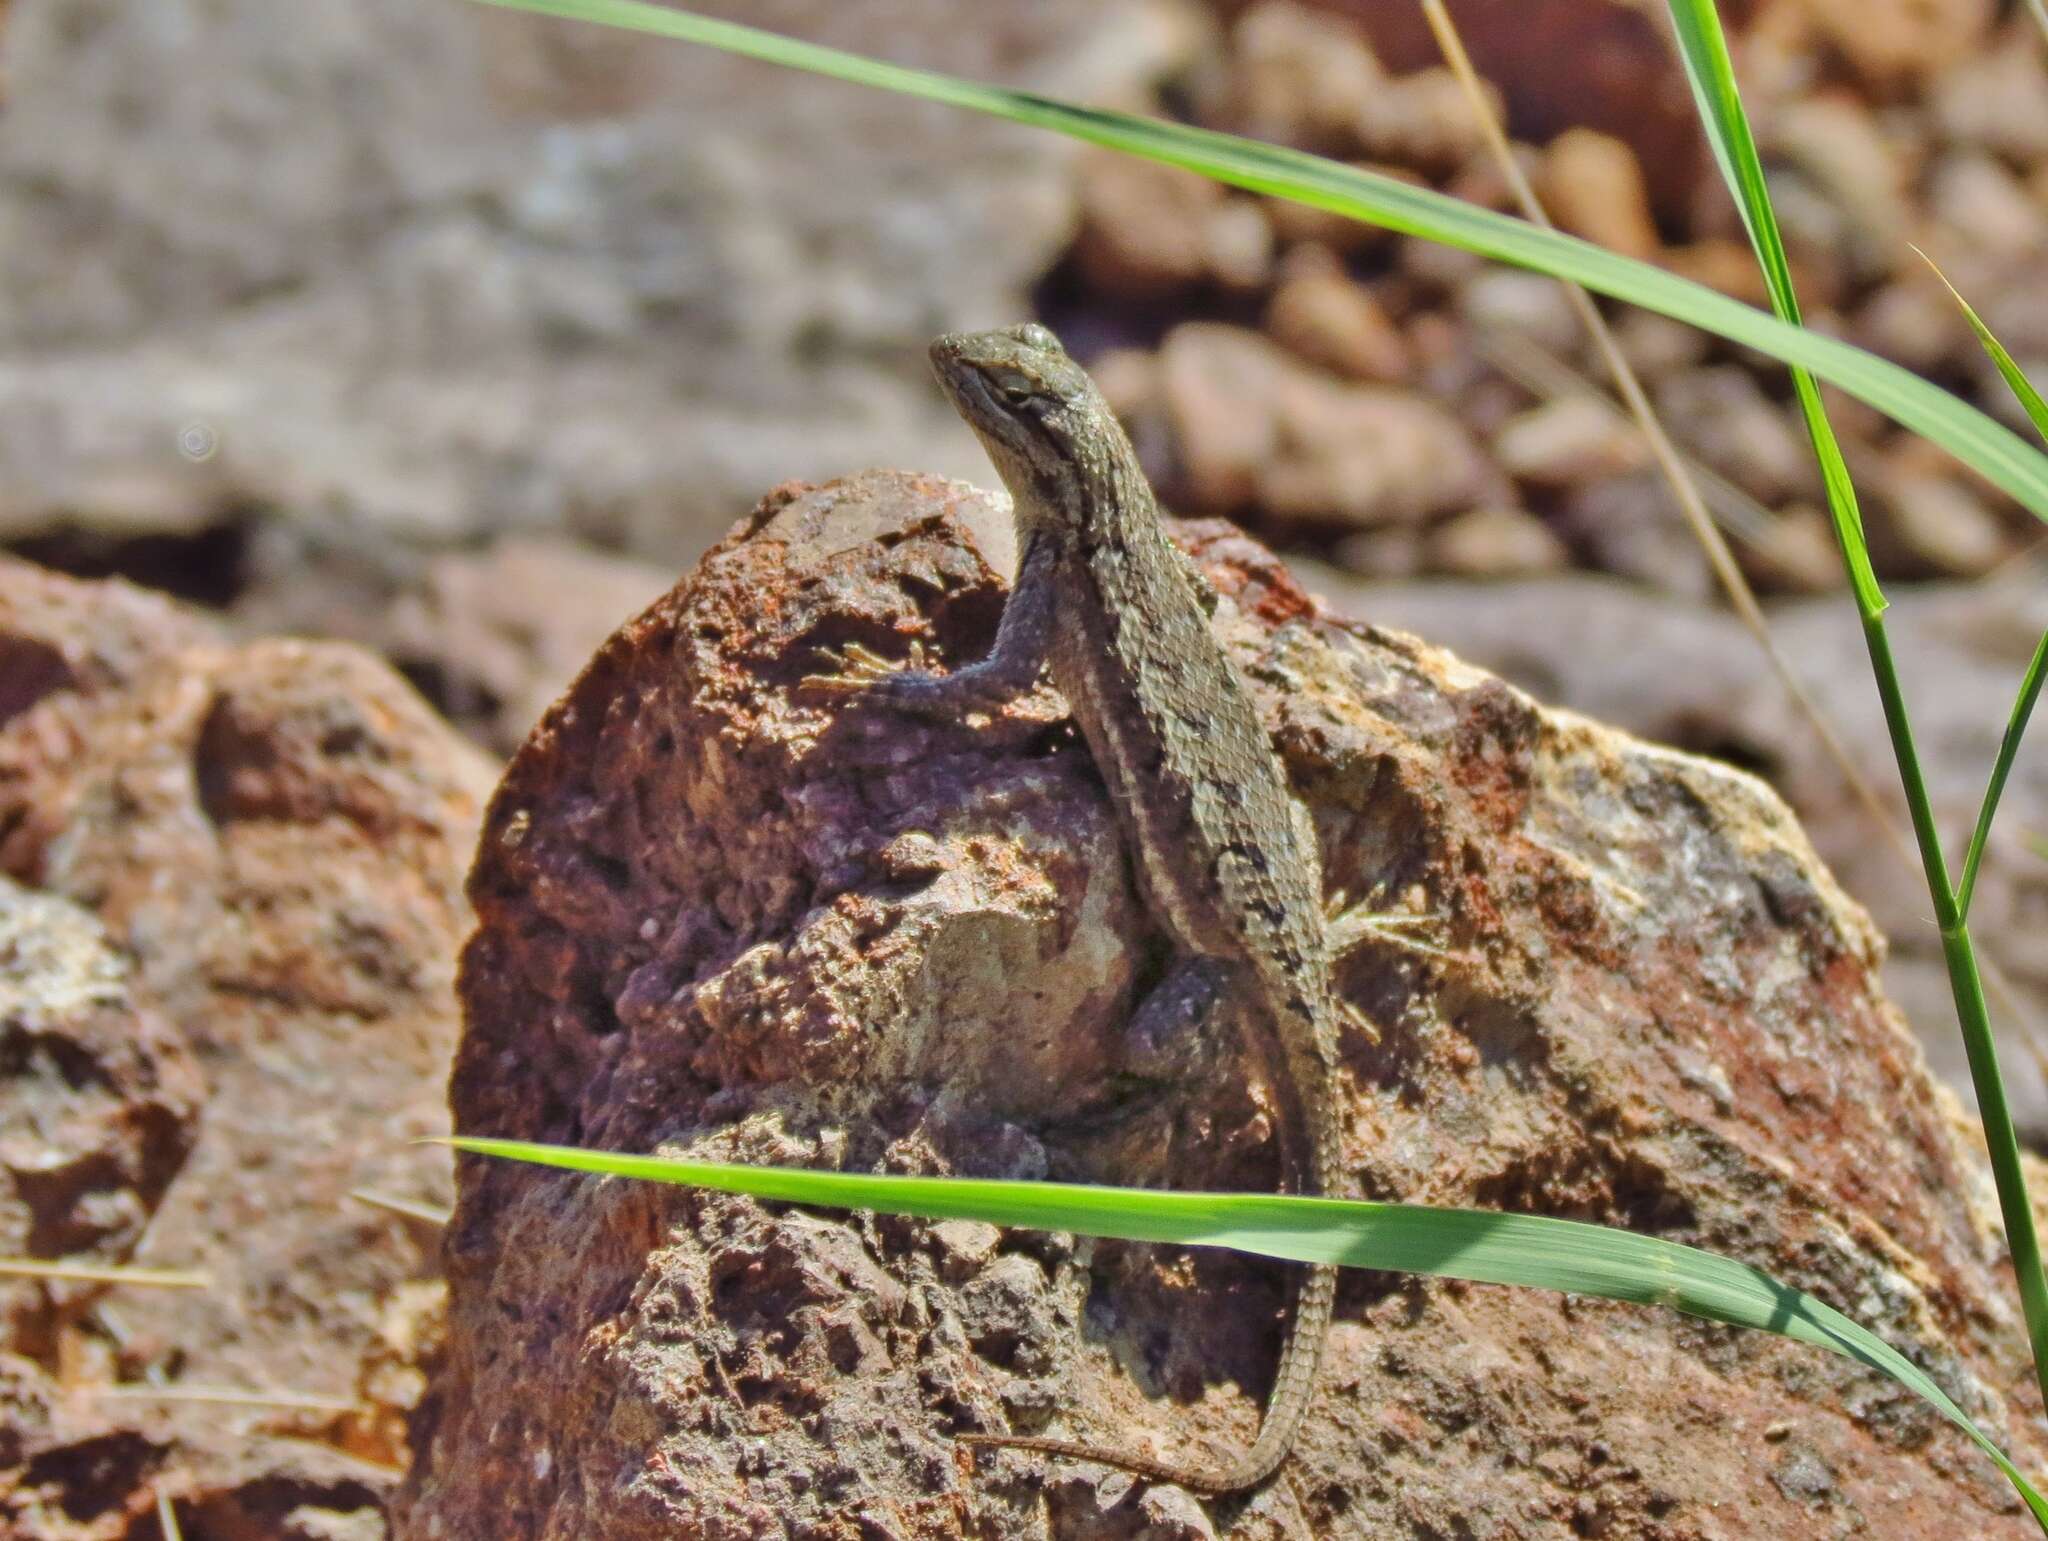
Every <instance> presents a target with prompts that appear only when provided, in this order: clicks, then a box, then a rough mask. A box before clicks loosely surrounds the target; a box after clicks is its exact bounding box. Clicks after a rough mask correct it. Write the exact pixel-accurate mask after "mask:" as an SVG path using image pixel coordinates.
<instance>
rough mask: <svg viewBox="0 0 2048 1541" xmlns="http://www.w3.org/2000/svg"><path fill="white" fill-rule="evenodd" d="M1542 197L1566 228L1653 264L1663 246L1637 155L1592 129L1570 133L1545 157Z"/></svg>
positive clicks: (1539, 184) (1555, 141) (1552, 145)
mask: <svg viewBox="0 0 2048 1541" xmlns="http://www.w3.org/2000/svg"><path fill="white" fill-rule="evenodd" d="M1537 189H1538V192H1539V195H1540V196H1541V197H1542V199H1543V203H1544V206H1545V207H1546V208H1547V209H1548V210H1549V212H1550V217H1551V218H1552V219H1554V220H1556V221H1557V223H1558V225H1559V227H1560V228H1562V229H1565V230H1569V231H1570V232H1571V233H1572V234H1573V235H1577V236H1583V237H1584V238H1585V239H1586V240H1589V241H1591V242H1592V243H1593V244H1594V245H1595V246H1604V247H1605V248H1607V250H1609V251H1615V252H1620V253H1621V254H1622V255H1623V256H1625V257H1637V258H1641V259H1644V260H1647V259H1649V258H1651V257H1654V256H1655V255H1656V254H1657V252H1658V250H1659V249H1660V248H1661V247H1662V246H1663V244H1664V243H1663V242H1662V241H1661V240H1659V239H1658V236H1657V222H1656V219H1655V218H1654V217H1653V216H1652V215H1651V213H1650V194H1649V190H1648V189H1647V188H1646V187H1645V186H1644V185H1643V170H1642V167H1641V166H1639V165H1637V164H1636V157H1635V152H1634V151H1633V150H1631V149H1630V148H1629V147H1628V146H1627V145H1626V144H1624V143H1623V142H1622V141H1621V140H1619V139H1616V138H1614V137H1612V136H1611V135H1608V134H1602V133H1597V132H1595V131H1594V130H1593V129H1590V128H1572V129H1566V130H1565V131H1564V132H1563V133H1562V134H1559V135H1558V136H1557V137H1556V138H1555V139H1553V140H1551V142H1550V146H1549V148H1548V149H1546V150H1545V151H1544V152H1543V165H1542V171H1541V175H1540V177H1539V179H1538V182H1537Z"/></svg>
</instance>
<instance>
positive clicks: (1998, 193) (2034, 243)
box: [1928, 151, 2048, 262]
mask: <svg viewBox="0 0 2048 1541" xmlns="http://www.w3.org/2000/svg"><path fill="white" fill-rule="evenodd" d="M1928 205H1929V207H1930V209H1931V210H1932V211H1933V215H1934V220H1935V223H1936V224H1938V225H1939V226H1941V227H1942V244H1943V246H1944V247H1946V246H1948V245H1950V244H1951V243H1952V244H1953V245H1954V246H1955V247H1957V248H1960V249H1962V250H1964V251H1966V252H1968V253H1969V254H1970V255H1971V257H1972V258H1973V259H1976V260H1987V261H1993V262H2010V261H2020V260H2025V259H2028V258H2032V257H2037V256H2038V255H2039V253H2040V252H2041V250H2042V248H2043V247H2044V246H2048V216H2044V215H2043V214H2042V212H2041V209H2040V208H2039V207H2038V206H2037V205H2036V204H2035V202H2034V200H2033V199H2032V198H2031V197H2030V196H2029V195H2028V192H2027V189H2026V186H2025V185H2024V184H2023V183H2022V182H2021V181H2020V180H2019V179H2018V178H2017V177H2015V176H2014V175H2013V174H2012V173H2011V172H2010V171H2007V170H2006V169H2005V167H2003V166H2001V165H2000V164H1999V163H1998V162H1997V161H1995V160H1993V159H1992V158H1991V157H1990V156H1988V155H1982V154H1977V153H1975V152H1972V151H1956V152H1952V153H1951V154H1948V155H1944V156H1943V157H1942V158H1941V160H1940V161H1939V162H1938V163H1937V164H1936V165H1935V168H1934V175H1933V178H1932V180H1931V182H1930V185H1929V187H1928ZM1936 260H1937V261H1939V260H1940V257H1939V255H1938V254H1937V256H1936Z"/></svg>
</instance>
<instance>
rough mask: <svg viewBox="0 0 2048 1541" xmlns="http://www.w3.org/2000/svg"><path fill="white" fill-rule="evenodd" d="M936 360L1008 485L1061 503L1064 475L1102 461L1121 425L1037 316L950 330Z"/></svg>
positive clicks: (1015, 490)
mask: <svg viewBox="0 0 2048 1541" xmlns="http://www.w3.org/2000/svg"><path fill="white" fill-rule="evenodd" d="M932 368H933V369H934V370H935V371H936V372H937V374H938V377H939V383H940V384H941V385H943V386H944V387H945V388H946V394H947V395H949V396H951V397H952V398H953V405H954V406H955V407H956V408H958V409H959V412H960V415H961V416H962V417H964V418H966V419H967V423H968V426H969V427H971V428H973V430H974V431H975V433H976V434H977V435H979V436H980V438H981V442H982V443H983V445H985V446H986V447H987V449H988V453H989V458H990V459H991V460H993V461H994V462H995V467H996V470H997V471H998V472H1000V473H1001V475H1002V478H1003V481H1004V482H1005V483H1006V484H1007V485H1008V486H1009V488H1010V491H1011V492H1012V493H1013V494H1016V495H1020V496H1021V495H1022V494H1024V493H1025V492H1026V490H1027V489H1029V490H1031V491H1034V492H1036V493H1037V494H1038V495H1039V497H1040V500H1041V501H1042V502H1043V503H1045V504H1048V505H1051V506H1054V507H1058V506H1062V504H1064V503H1065V502H1066V501H1067V500H1066V499H1064V498H1063V497H1062V496H1061V492H1062V490H1063V489H1064V485H1065V483H1066V482H1067V481H1068V480H1069V479H1071V478H1072V477H1074V476H1076V475H1085V474H1087V472H1088V470H1089V469H1090V468H1091V467H1094V466H1099V465H1100V464H1101V463H1102V461H1103V458H1104V452H1105V449H1106V448H1107V446H1105V445H1104V444H1103V443H1102V442H1101V439H1102V435H1103V432H1104V430H1105V428H1107V429H1108V431H1109V432H1111V433H1116V432H1118V429H1117V427H1116V420H1115V418H1113V417H1112V416H1111V415H1110V412H1109V408H1108V407H1107V406H1106V405H1105V404H1104V403H1103V400H1102V396H1101V393H1100V392H1098V391H1097V390H1096V388H1095V382H1094V381H1092V380H1090V379H1089V378H1088V374H1087V372H1086V371H1085V370H1083V369H1082V368H1081V366H1080V365H1079V364H1077V363H1075V362H1074V361H1073V360H1072V359H1071V358H1069V357H1067V350H1066V349H1065V348H1062V347H1061V346H1060V340H1059V339H1058V338H1057V337H1055V336H1053V334H1052V333H1051V332H1049V331H1047V330H1046V329H1045V328H1044V327H1042V326H1040V325H1039V324H1038V323H1037V322H1035V321H1027V322H1025V323H1024V324H1023V325H1022V326H1010V327H1004V328H1003V329H1002V330H1001V331H998V332H948V333H947V334H946V335H945V336H944V337H941V338H940V339H939V340H938V341H937V342H935V343H933V344H932Z"/></svg>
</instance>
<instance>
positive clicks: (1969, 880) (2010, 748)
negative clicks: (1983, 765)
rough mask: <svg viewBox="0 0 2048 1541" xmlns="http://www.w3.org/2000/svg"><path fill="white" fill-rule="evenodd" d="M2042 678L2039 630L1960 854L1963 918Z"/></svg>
mask: <svg viewBox="0 0 2048 1541" xmlns="http://www.w3.org/2000/svg"><path fill="white" fill-rule="evenodd" d="M2044 678H2048V632H2043V633H2042V634H2041V641H2040V643H2039V645H2038V646H2036V647H2035V649H2034V658H2033V661H2032V662H2031V663H2029V664H2028V665H2027V673H2026V678H2025V679H2023V680H2021V682H2020V693H2019V698H2018V699H2017V700H2015V701H2014V702H2013V704H2012V715H2011V716H2010V717H2009V718H2007V719H2006V724H2005V737H2004V738H2002V739H2001V740H1999V744H1998V762H1997V763H1996V764H1995V765H1993V766H1992V767H1991V782H1990V785H1989V786H1987V787H1986V788H1985V789H1984V801H1983V803H1982V805H1981V806H1980V807H1979V808H1978V809H1977V827H1976V828H1975V829H1974V830H1972V831H1971V832H1970V849H1969V851H1968V853H1967V854H1965V856H1964V857H1963V880H1962V882H1961V884H1960V885H1958V887H1957V889H1956V909H1957V910H1958V911H1959V912H1960V913H1961V914H1962V915H1963V916H1964V917H1965V918H1967V917H1968V916H1969V913H1970V897H1971V895H1973V894H1974V893H1975V892H1976V891H1977V864H1978V863H1979V862H1981V861H1982V860H1983V859H1984V843H1985V842H1986V841H1987V840H1989V839H1990V838H1991V819H1992V816H1993V815H1994V814H1996V813H1997V812H1998V800H1999V798H2001V797H2002V796H2004V795H2005V779H2006V777H2007V776H2008V775H2009V774H2010V773H2011V771H2012V763H2013V761H2014V760H2016V759H2018V758H2019V753H2020V740H2021V739H2023V738H2025V737H2026V734H2027V720H2028V719H2029V718H2030V717H2032V716H2033V715H2034V703H2035V702H2036V701H2038V700H2040V698H2041V683H2042V681H2043V679H2044Z"/></svg>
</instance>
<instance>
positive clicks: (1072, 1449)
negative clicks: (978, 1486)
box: [954, 1002, 1343, 1497]
mask: <svg viewBox="0 0 2048 1541" xmlns="http://www.w3.org/2000/svg"><path fill="white" fill-rule="evenodd" d="M1286 1009H1287V1010H1290V1011H1292V1012H1294V1013H1295V1019H1294V1020H1293V1021H1292V1022H1291V1023H1289V1024H1288V1025H1289V1026H1290V1027H1291V1029H1292V1030H1291V1031H1286V1030H1283V1031H1282V1032H1280V1033H1279V1034H1278V1043H1277V1045H1276V1046H1277V1047H1278V1049H1279V1050H1280V1053H1281V1056H1282V1059H1283V1063H1284V1065H1285V1072H1284V1073H1285V1074H1286V1076H1287V1078H1288V1080H1289V1081H1290V1082H1291V1083H1292V1085H1293V1089H1294V1093H1295V1098H1296V1101H1297V1102H1298V1103H1299V1107H1298V1108H1297V1110H1296V1111H1297V1113H1298V1115H1299V1124H1298V1127H1297V1130H1296V1138H1297V1140H1298V1141H1299V1143H1298V1144H1296V1146H1295V1172H1294V1175H1295V1186H1296V1188H1297V1190H1298V1191H1303V1192H1307V1193H1312V1194H1323V1193H1328V1192H1330V1191H1331V1190H1332V1188H1333V1187H1334V1186H1335V1184H1336V1181H1337V1174H1338V1169H1339V1167H1340V1165H1341V1164H1342V1159H1343V1157H1342V1150H1341V1139H1340V1136H1339V1134H1338V1125H1337V1119H1336V1113H1335V1109H1334V1107H1333V1105H1332V1104H1333V1102H1334V1081H1335V1075H1336V1050H1335V1047H1334V1044H1333V1043H1332V1041H1331V1039H1330V1036H1329V1032H1328V1028H1327V1025H1326V1020H1327V1019H1325V1018H1324V1017H1322V1016H1321V1015H1319V1014H1318V1013H1316V1012H1315V1011H1313V1010H1311V1009H1309V1008H1307V1007H1304V1006H1298V1005H1295V1004H1294V1003H1292V1002H1289V1003H1288V1006H1287V1008H1286ZM1283 1021H1286V1018H1285V1017H1283ZM1336 1298H1337V1269H1336V1265H1335V1264H1332V1263H1317V1264H1314V1265H1313V1266H1312V1267H1311V1268H1310V1269H1309V1273H1308V1277H1307V1278H1306V1279H1304V1280H1303V1281H1302V1286H1301V1293H1300V1295H1299V1297H1298V1298H1297V1299H1296V1300H1295V1303H1294V1317H1293V1320H1292V1321H1291V1322H1290V1323H1289V1324H1288V1327H1287V1338H1286V1341H1285V1342H1284V1343H1283V1344H1282V1345H1281V1348H1280V1368H1279V1370H1278V1372H1277V1373H1276V1374H1275V1375H1274V1377H1273V1390H1272V1392H1271V1394H1270V1395H1268V1396H1267V1398H1266V1415H1265V1417H1264V1418H1263V1419H1262V1420H1261V1421H1260V1423H1259V1436H1258V1438H1257V1439H1256V1440H1254V1441H1253V1443H1252V1447H1251V1449H1249V1450H1247V1451H1246V1452H1245V1453H1244V1455H1243V1456H1242V1457H1241V1458H1240V1459H1238V1460H1236V1461H1234V1462H1232V1463H1231V1464H1230V1465H1228V1466H1222V1467H1209V1468H1202V1467H1193V1466H1179V1465H1175V1464H1174V1463H1172V1462H1170V1461H1161V1460H1155V1459H1153V1458H1152V1457H1150V1456H1143V1455H1133V1454H1128V1453H1126V1452H1124V1451H1121V1450H1108V1449H1104V1448H1102V1447H1101V1446H1099V1445H1085V1444H1080V1443H1078V1442H1075V1441H1071V1440H1064V1439H1041V1438H1038V1437H1036V1436H1032V1435H1018V1434H958V1435H955V1436H954V1438H955V1439H956V1440H957V1441H958V1442H959V1443H961V1444H963V1445H981V1446H995V1447H998V1448H1002V1449H1009V1450H1032V1451H1036V1452H1037V1453H1038V1454H1040V1455H1053V1456H1064V1457H1066V1458H1067V1459H1069V1460H1075V1461H1093V1462H1095V1463H1096V1464H1097V1465H1100V1466H1113V1467H1115V1468H1116V1469H1117V1470H1119V1471H1128V1472H1133V1473H1135V1474H1136V1475H1138V1476H1140V1477H1146V1478H1149V1479H1150V1480H1152V1481H1154V1482H1172V1483H1176V1484H1178V1485H1179V1486H1181V1487H1184V1488H1186V1489H1188V1490H1189V1491H1190V1492H1194V1493H1201V1494H1204V1495H1206V1496H1210V1497H1214V1496H1218V1495H1221V1494H1224V1493H1235V1492H1239V1491H1241V1490H1242V1489H1244V1488H1249V1487H1257V1486H1258V1485H1259V1484H1260V1483H1261V1482H1264V1481H1265V1480H1266V1479H1267V1478H1268V1477H1270V1476H1272V1475H1273V1473H1274V1472H1275V1471H1277V1470H1279V1468H1280V1463H1281V1462H1282V1461H1284V1460H1286V1459H1287V1452H1288V1451H1289V1450H1290V1449H1291V1448H1292V1447H1293V1445H1294V1436H1295V1433H1296V1431H1297V1430H1299V1429H1300V1427H1301V1418H1302V1414H1303V1413H1305V1412H1307V1411H1308V1405H1309V1403H1310V1401H1312V1400H1313V1399H1314V1396H1315V1389H1316V1372H1317V1370H1318V1369H1319V1368H1320V1367H1321V1365H1322V1359H1323V1343H1324V1341H1325V1340H1326V1339H1327V1338H1328V1337H1329V1335H1330V1312H1331V1308H1332V1307H1333V1306H1334V1304H1335V1303H1336Z"/></svg>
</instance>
